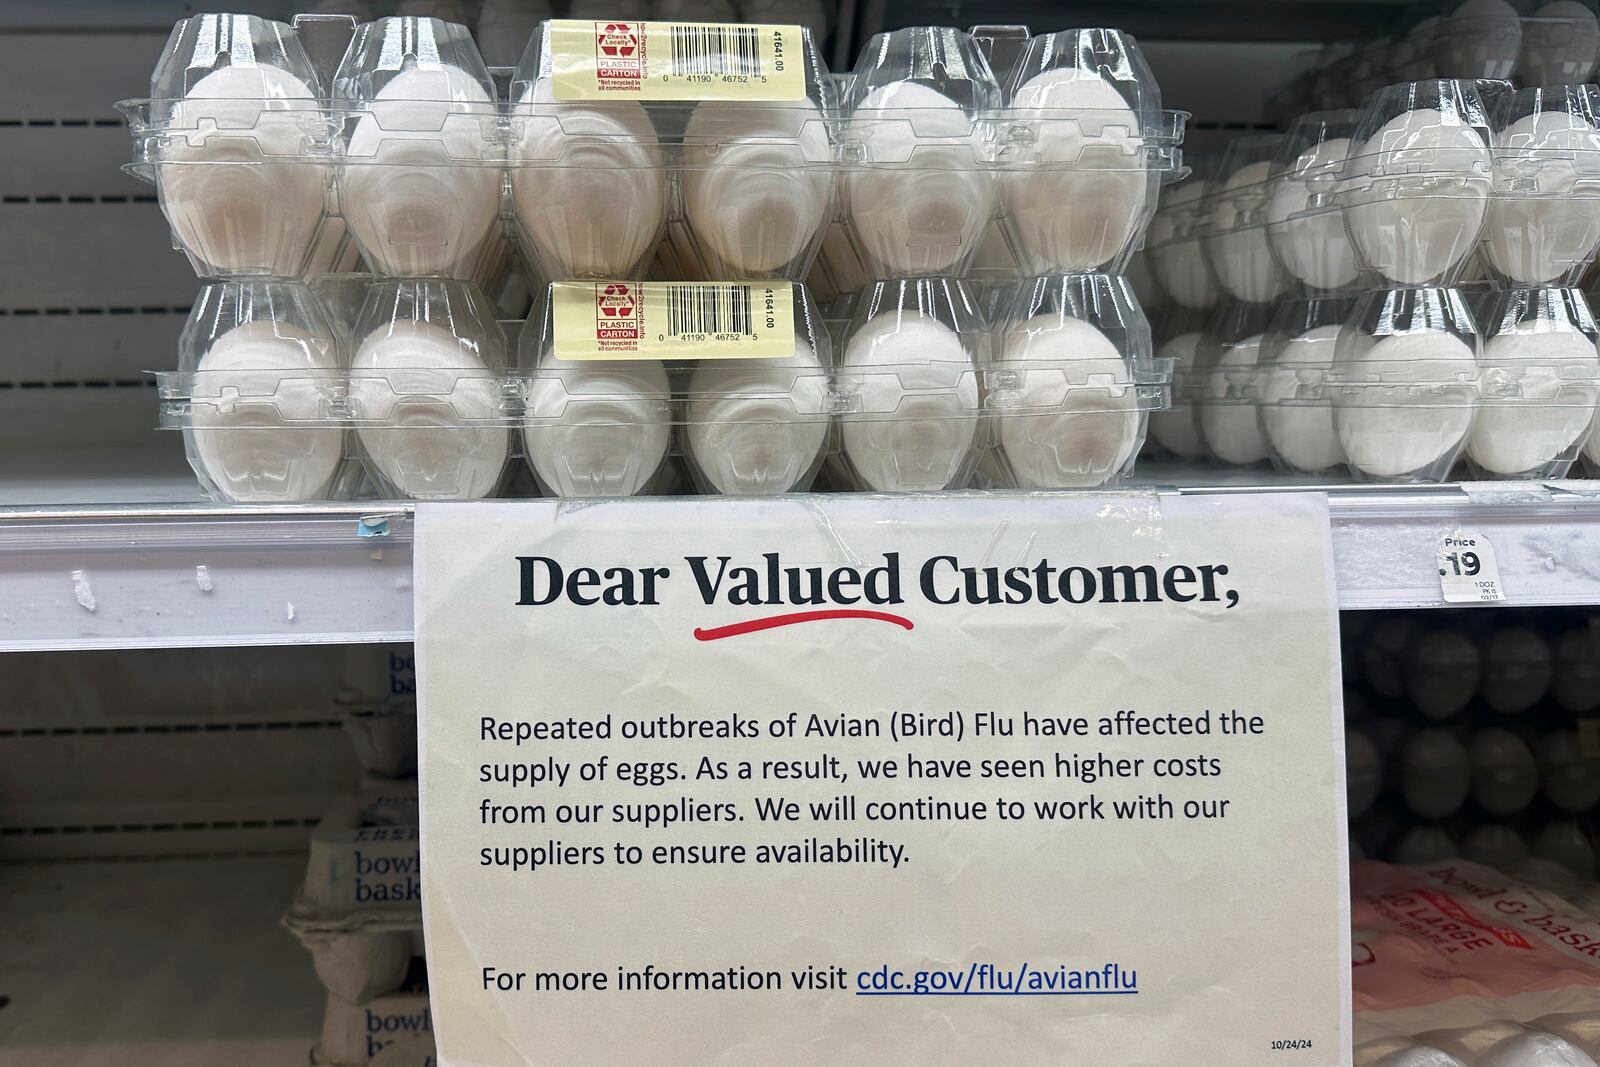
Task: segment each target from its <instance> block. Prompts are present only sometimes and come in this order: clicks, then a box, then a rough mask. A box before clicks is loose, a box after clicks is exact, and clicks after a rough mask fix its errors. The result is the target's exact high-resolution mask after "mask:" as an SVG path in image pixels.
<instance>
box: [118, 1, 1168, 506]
mask: <svg viewBox="0 0 1600 1067" xmlns="http://www.w3.org/2000/svg"><path fill="white" fill-rule="evenodd" d="M652 34H660V35H663V36H662V37H661V38H660V39H659V40H657V41H656V44H655V52H654V53H653V54H657V55H662V54H666V53H668V52H669V51H671V49H672V48H677V49H679V51H680V52H681V53H682V55H683V56H687V57H688V58H687V59H680V60H675V62H678V61H681V62H686V63H687V62H691V61H692V62H693V63H695V64H699V66H697V67H695V69H696V70H699V69H700V67H704V69H705V71H706V72H707V73H706V74H705V75H704V76H703V77H677V78H676V80H675V82H673V79H670V78H669V79H667V81H669V82H673V84H674V85H675V86H676V87H675V88H670V89H666V90H663V89H661V87H660V86H657V87H656V91H655V92H653V93H647V94H645V97H644V98H641V99H627V98H623V99H618V98H617V97H616V95H614V91H615V90H614V86H610V88H611V90H612V92H613V95H607V94H606V92H605V91H604V90H605V89H606V88H607V87H608V86H609V83H607V84H604V85H601V90H602V91H600V92H598V93H597V92H595V91H594V87H593V86H592V85H591V86H590V87H589V88H588V89H585V88H584V87H583V84H582V83H584V80H585V79H586V78H587V79H588V80H589V81H590V82H596V80H597V79H598V82H601V83H603V82H605V78H603V77H602V76H601V74H600V72H599V70H598V68H597V67H596V66H595V60H594V56H595V54H596V52H597V50H598V51H599V53H601V54H603V55H610V54H611V53H615V55H614V56H613V58H617V57H620V61H621V62H622V66H624V67H627V66H628V65H629V63H630V62H632V59H633V57H636V56H637V55H640V54H643V53H644V52H646V51H647V49H646V47H645V46H646V45H648V44H649V42H648V41H645V42H641V40H640V38H641V35H647V36H648V35H652ZM672 42H676V44H673V43H672ZM988 43H989V44H990V45H991V46H992V45H993V44H994V41H993V40H990V41H989V42H988ZM1005 43H1006V44H1007V46H1008V47H1009V54H1010V56H1011V61H1010V63H1009V67H1008V71H1007V74H1006V77H1005V88H1004V89H1002V85H1001V80H1000V79H997V78H996V76H995V75H994V73H993V72H992V71H991V69H990V67H989V64H988V60H987V58H986V55H985V52H984V50H983V49H982V48H980V46H979V43H978V41H977V39H976V38H974V37H973V36H972V35H970V34H967V33H963V32H961V31H958V30H954V29H950V28H945V27H922V28H914V29H910V30H903V31H896V32H894V33H890V34H884V35H880V37H879V38H876V39H875V40H874V41H873V42H872V43H871V45H869V47H868V48H867V49H866V52H865V57H864V59H863V61H862V63H861V64H860V67H859V69H858V70H857V71H855V72H854V73H853V74H852V75H851V76H849V77H848V78H844V79H835V78H834V77H832V76H831V75H830V74H829V72H828V71H827V69H826V67H825V66H824V64H823V62H822V59H821V57H820V54H819V53H818V52H817V49H816V47H815V45H814V43H813V41H812V39H811V36H810V34H809V32H808V31H804V30H800V29H797V28H795V27H770V26H709V25H666V24H649V25H644V26H640V25H628V24H617V23H606V24H595V23H576V22H562V21H552V22H547V23H544V24H542V25H541V26H540V27H539V28H538V30H537V31H536V32H535V33H534V35H533V37H532V39H531V40H530V41H529V43H528V47H527V49H526V50H525V52H524V54H523V58H522V61H521V63H520V64H519V66H518V68H517V69H516V71H515V72H514V73H512V75H511V77H510V79H509V86H510V88H509V94H508V95H506V96H505V97H504V98H502V97H501V95H500V94H498V93H497V92H496V87H495V83H494V81H493V79H492V77H491V76H490V73H489V71H488V69H487V68H486V67H485V66H484V64H483V61H482V59H481V57H480V56H479V54H478V53H477V51H476V48H475V47H474V45H473V44H472V40H471V38H470V36H469V35H468V34H467V32H466V30H465V29H464V28H463V27H461V26H458V25H454V24H451V23H445V22H441V21H439V20H436V19H429V18H419V17H409V16H407V17H391V18H385V19H380V20H378V21H376V22H372V23H367V24H363V25H361V26H359V27H357V28H356V29H355V32H354V36H353V38H352V40H351V41H350V43H349V46H348V48H347V49H346V50H345V52H344V55H343V59H342V61H341V62H340V63H339V64H338V68H337V71H336V72H335V73H334V75H333V76H332V77H331V79H330V80H329V89H328V95H327V97H326V98H325V99H324V98H323V96H322V91H321V89H320V88H319V85H320V83H319V81H318V79H317V76H316V73H315V71H314V70H313V69H312V68H311V66H310V63H309V61H307V60H305V59H304V49H303V48H302V47H301V46H300V44H299V42H298V40H297V38H296V34H295V30H294V29H293V28H291V27H288V26H285V25H283V24H278V23H271V22H267V21H265V20H261V19H256V18H251V17H247V16H227V15H222V16H196V17H195V18H192V19H189V20H185V21H184V22H182V23H180V24H179V27H178V28H177V30H175V31H174V35H173V38H172V40H171V41H170V42H169V44H168V48H167V51H166V54H165V56H164V58H163V61H162V65H161V68H160V69H158V71H157V75H156V77H155V79H154V80H153V94H154V98H153V99H152V100H150V101H141V102H135V103H133V104H131V105H129V108H128V110H129V113H130V116H131V119H132V121H131V123H130V125H131V126H132V129H133V132H134V136H135V143H136V160H137V162H136V168H137V169H138V170H139V171H140V172H141V173H143V174H145V175H146V176H148V177H150V178H151V179H152V180H153V181H155V183H156V185H157V188H158V193H159V195H160V200H161V203H162V206H163V209H164V210H165V211H166V213H167V216H168V219H169V221H170V222H171V223H172V226H173V230H174V235H175V239H176V241H177V242H178V244H180V245H181V246H182V247H184V248H185V249H186V250H187V251H188V252H189V253H190V256H191V258H192V259H193V260H194V262H195V264H196V267H197V270H199V271H200V273H201V274H202V275H203V276H207V277H223V278H225V279H227V280H225V281H219V282H216V283H214V284H212V285H208V287H207V290H206V292H205V293H203V295H202V299H201V301H200V302H199V303H198V304H197V309H196V312H195V315H194V317H193V319H192V321H191V322H190V324H189V328H188V329H187V330H186V332H185V335H184V341H183V346H182V351H181V353H180V367H179V370H178V371H177V372H175V373H168V374H164V375H162V376H160V382H159V384H160V389H161V398H162V424H163V426H166V427H169V428H176V429H181V430H182V431H183V432H184V434H185V440H186V444H187V446H188V452H189V458H190V461H191V465H192V466H193V467H194V469H195V471H196V472H197V474H198V475H199V477H200V480H201V483H202V485H203V487H204V488H205V489H206V491H207V492H208V493H209V494H210V495H211V496H212V497H213V498H215V499H219V500H225V501H231V502H288V501H302V500H317V499H326V498H330V497H334V498H337V497H341V496H348V495H351V494H354V493H357V492H360V491H362V488H361V487H362V486H363V485H364V484H365V485H366V486H367V489H366V491H367V492H369V493H372V494H375V495H380V496H383V497H392V498H400V497H409V498H414V499H428V500H445V499H478V498H482V497H486V496H492V495H496V494H498V493H503V492H506V491H508V490H510V489H513V488H514V485H513V483H514V482H515V480H516V478H517V477H518V476H519V475H521V474H527V475H531V481H532V482H533V483H534V484H535V485H536V486H537V489H538V491H539V492H542V493H544V494H548V495H556V496H622V495H634V494H639V493H646V492H663V491H681V490H682V489H683V488H684V487H685V486H686V485H688V484H692V485H693V486H694V487H695V488H696V489H697V490H698V491H701V492H707V493H728V494H752V493H774V492H789V491H801V490H805V489H808V488H810V487H811V486H812V483H813V481H814V480H815V479H816V478H817V476H818V474H819V473H820V472H821V471H823V470H824V468H826V469H828V471H829V472H830V481H831V483H832V486H833V487H835V488H855V489H867V490H880V491H894V490H913V489H919V490H925V489H946V488H962V487H966V486H968V485H970V484H974V481H975V480H976V483H977V484H982V485H1004V486H1017V487H1024V488H1056V487H1074V486H1094V485H1101V484H1105V483H1107V482H1109V481H1113V480H1115V479H1117V478H1120V477H1122V476H1123V475H1125V474H1126V473H1127V472H1128V471H1130V470H1131V468H1132V464H1133V459H1134V455H1135V453H1136V452H1137V451H1138V449H1139V446H1140V444H1141V442H1142V440H1143V436H1144V431H1145V424H1146V416H1147V412H1148V411H1149V410H1150V409H1152V408H1159V407H1161V406H1163V405H1164V404H1165V402H1166V398H1167V393H1168V385H1167V380H1166V370H1165V365H1164V363H1163V362H1162V361H1161V360H1158V359H1156V358H1154V357H1153V355H1152V353H1151V343H1150V334H1149V327H1148V323H1147V321H1146V319H1145V316H1144V314H1143V312H1142V311H1141V309H1140V307H1139V305H1138V301H1137V299H1136V298H1135V296H1134V294H1133V290H1132V288H1131V286H1130V285H1129V283H1128V281H1127V280H1126V279H1125V278H1124V277H1123V276H1122V275H1121V274H1120V272H1121V271H1122V270H1124V269H1125V268H1126V267H1127V265H1128V263H1129V259H1130V256H1131V255H1132V254H1133V251H1134V249H1135V248H1136V246H1137V245H1138V243H1139V241H1140V240H1141V237H1142V235H1143V231H1144V228H1145V226H1146V225H1147V223H1148V222H1149V218H1150V215H1151V213H1152V212H1153V210H1154V206H1155V197H1156V192H1157V189H1158V188H1159V185H1160V183H1161V182H1162V181H1163V180H1164V179H1166V178H1168V177H1171V176H1175V175H1177V174H1180V173H1181V160H1180V155H1179V144H1180V143H1181V138H1182V131H1183V122H1184V118H1185V116H1183V115H1182V114H1181V113H1177V112H1168V111H1163V110H1161V107H1160V98H1159V92H1158V91H1157V89H1156V87H1155V83H1154V81H1153V79H1152V78H1151V76H1150V74H1149V71H1148V68H1147V67H1146V65H1145V63H1144V61H1143V59H1142V57H1141V56H1140V54H1139V51H1138V47H1137V45H1136V44H1135V43H1134V42H1133V41H1132V40H1131V39H1130V38H1128V37H1126V36H1125V35H1122V34H1120V33H1118V32H1117V31H1112V30H1076V31H1065V32H1062V33H1057V34H1049V35H1045V36H1042V37H1037V38H1029V37H1027V36H1026V35H1024V34H1013V35H1011V37H1010V38H1009V39H1008V40H1007V41H1006V42H1005ZM669 46H670V47H669ZM608 49H609V50H610V52H608V51H607V50H608ZM763 49H767V51H766V52H762V50H763ZM674 54H677V53H674ZM763 56H765V57H766V58H762V57H763ZM762 63H768V64H771V70H770V71H769V70H766V68H763V67H761V66H760V64H762ZM686 69H687V68H686ZM758 70H761V71H763V72H764V73H762V74H761V75H760V76H759V77H752V76H751V72H754V71H758ZM169 72H176V74H175V75H174V74H172V73H169ZM635 73H637V72H635ZM780 75H781V77H780ZM609 76H610V75H609V73H608V74H607V75H606V77H609ZM631 76H632V75H630V77H631ZM752 82H760V83H762V84H761V85H759V86H758V87H757V89H756V90H754V91H752V90H750V88H749V84H750V83H752ZM729 85H734V86H735V88H734V89H729V88H728V86H729ZM574 86H577V88H574ZM662 96H667V97H680V96H681V97H684V98H682V99H680V98H669V99H661V97H662ZM330 220H339V221H340V222H341V223H342V227H343V228H342V229H340V230H339V231H338V232H340V233H343V232H345V231H346V230H347V232H348V236H349V238H350V240H351V241H352V242H353V244H354V246H355V247H357V248H359V250H360V252H361V254H362V256H363V258H364V261H365V262H366V263H367V264H368V265H369V266H370V267H371V268H372V269H373V270H374V271H376V276H375V277H373V278H369V279H365V280H362V279H358V278H348V277H338V276H334V277H322V276H319V277H316V278H314V279H313V281H312V283H309V284H308V283H306V282H305V281H303V278H304V277H305V275H306V273H307V269H308V267H307V264H308V262H309V257H311V256H312V251H313V249H314V248H315V247H317V245H318V243H319V242H324V241H326V240H327V237H326V234H327V232H328V229H329V225H330ZM507 233H508V234H510V235H511V236H512V238H513V243H514V244H515V245H516V247H517V248H518V249H519V250H520V252H521V255H522V259H523V261H524V263H525V265H526V274H527V276H529V277H531V278H544V279H555V280H554V281H551V282H549V283H548V284H543V283H541V284H540V285H536V286H534V288H535V289H536V290H537V292H536V299H535V300H534V301H533V309H532V311H531V312H530V313H529V315H528V317H527V320H526V322H523V323H520V324H512V329H511V330H509V331H508V330H506V329H505V328H503V326H502V324H500V323H497V322H496V321H495V313H494V308H493V307H492V305H491V303H490V301H489V300H487V299H486V298H485V296H484V294H483V291H482V288H481V286H479V285H476V284H474V283H475V280H482V279H485V278H488V277H498V276H500V275H501V274H503V272H504V269H505V268H504V252H503V250H504V244H505V242H504V241H503V239H502V238H503V236H504V235H505V234H507ZM986 237H987V239H988V246H989V248H990V250H991V253H992V254H991V257H990V260H989V261H990V262H993V263H999V264H1001V266H1000V267H999V268H998V269H997V268H995V267H989V268H985V269H987V270H990V271H991V272H992V273H991V274H990V275H989V276H986V277H985V279H984V281H985V285H984V287H983V288H982V290H981V291H978V287H976V286H969V285H968V284H967V282H966V280H965V277H966V274H967V271H968V268H969V267H970V265H971V264H972V262H973V260H974V257H975V255H976V254H977V252H978V251H979V247H980V245H983V244H984V243H985V238H986ZM829 242H832V243H833V244H834V245H835V246H836V247H835V248H834V251H835V252H836V253H837V255H836V256H835V257H834V258H835V260H840V261H842V259H841V257H847V258H848V259H849V260H850V261H851V262H855V263H858V264H861V265H862V267H863V269H862V270H860V272H859V274H860V276H861V277H869V278H873V279H874V280H873V281H871V282H870V283H868V284H867V285H866V286H865V287H864V288H863V290H862V291H861V292H859V293H856V294H853V295H851V296H850V297H849V301H848V302H849V304H850V305H851V307H852V311H851V313H850V316H849V319H848V321H847V322H845V323H844V324H843V325H842V327H840V328H838V329H835V330H830V329H829V328H828V327H829V323H828V322H827V321H826V320H825V319H824V318H823V315H822V312H821V311H820V309H819V308H818V307H817V305H816V304H815V303H814V301H813V299H812V296H811V294H810V293H809V292H808V290H807V288H806V286H805V285H804V284H803V281H802V280H803V279H804V278H806V277H807V276H808V273H810V272H811V269H812V266H813V263H814V262H815V261H816V260H817V259H818V253H819V251H820V250H821V249H822V247H823V246H824V245H825V244H827V243H829ZM840 242H842V245H841V244H840ZM830 273H831V274H832V275H833V276H834V277H835V278H837V277H838V273H837V272H836V271H830ZM997 276H998V277H997ZM646 278H649V281H646ZM1024 279H1026V280H1024ZM856 280H859V278H858V279H856ZM997 282H998V284H997ZM352 293H353V294H355V295H354V296H352V295H351V294H352ZM986 306H987V307H988V308H989V311H990V313H989V314H987V315H986V314H985V307H986ZM646 319H648V320H649V324H648V325H641V324H643V323H644V322H645V320H646ZM619 331H620V332H619ZM508 335H509V339H508ZM619 337H626V338H627V339H628V343H626V344H623V343H619V341H618V338H619ZM624 350H626V351H624ZM519 455H520V456H521V457H522V458H524V459H525V460H526V466H525V467H524V465H523V464H519V463H517V462H516V460H517V458H518V456H519ZM980 462H982V463H984V467H985V470H984V473H983V474H982V475H981V476H978V477H976V479H975V472H976V471H977V470H978V467H979V465H980Z"/></svg>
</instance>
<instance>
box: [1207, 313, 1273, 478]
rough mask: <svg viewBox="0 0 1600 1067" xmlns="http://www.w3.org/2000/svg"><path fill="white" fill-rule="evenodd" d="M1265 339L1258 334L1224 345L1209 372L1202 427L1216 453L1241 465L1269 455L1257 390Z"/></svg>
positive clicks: (1212, 450)
mask: <svg viewBox="0 0 1600 1067" xmlns="http://www.w3.org/2000/svg"><path fill="white" fill-rule="evenodd" d="M1262 339H1263V338H1262V335H1261V334H1256V335H1255V336H1253V337H1246V338H1245V339H1243V340H1242V341H1238V342H1235V343H1234V344H1231V345H1224V346H1223V349H1222V355H1221V357H1220V358H1219V359H1218V360H1217V362H1216V363H1215V364H1214V365H1213V366H1212V367H1211V369H1210V370H1208V371H1207V372H1206V381H1205V399H1204V400H1203V401H1202V402H1201V406H1200V431H1201V433H1203V434H1204V435H1205V439H1206V447H1207V448H1208V449H1209V450H1210V451H1211V454H1212V455H1213V456H1215V457H1216V458H1217V459H1219V460H1221V461H1222V462H1224V463H1229V464H1232V465H1234V466H1237V467H1247V466H1249V465H1250V464H1252V463H1259V462H1261V461H1262V460H1264V459H1266V458H1267V437H1266V434H1265V433H1263V432H1262V430H1261V420H1260V419H1259V418H1258V417H1257V415H1256V392H1255V391H1256V389H1257V388H1258V383H1259V374H1258V373H1257V372H1258V369H1259V366H1260V359H1261V341H1262ZM1241 394H1242V395H1241Z"/></svg>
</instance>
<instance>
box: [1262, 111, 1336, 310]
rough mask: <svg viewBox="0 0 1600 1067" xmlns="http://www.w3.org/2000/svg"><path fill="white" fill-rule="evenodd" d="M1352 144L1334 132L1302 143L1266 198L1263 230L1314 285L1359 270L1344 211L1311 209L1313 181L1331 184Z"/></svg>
mask: <svg viewBox="0 0 1600 1067" xmlns="http://www.w3.org/2000/svg"><path fill="white" fill-rule="evenodd" d="M1350 148H1351V142H1350V139H1349V138H1348V137H1332V138H1329V139H1328V140H1326V141H1322V142H1320V143H1319V144H1316V145H1313V146H1312V147H1310V148H1308V149H1306V150H1305V151H1304V152H1302V153H1300V155H1299V157H1297V158H1296V159H1295V161H1294V163H1293V164H1292V165H1291V166H1290V167H1289V169H1288V171H1286V172H1285V173H1284V175H1283V177H1282V178H1281V179H1279V180H1278V181H1277V182H1276V183H1274V185H1273V192H1272V195H1271V197H1270V198H1269V199H1268V200H1267V221H1268V223H1269V224H1270V225H1269V227H1268V230H1267V233H1268V237H1269V238H1270V239H1271V241H1272V246H1273V248H1275V249H1276V250H1277V253H1278V258H1279V259H1280V260H1282V261H1283V265H1284V266H1285V267H1286V268H1287V269H1288V271H1289V273H1290V274H1293V275H1294V276H1295V277H1296V278H1299V279H1300V280H1301V281H1303V282H1305V283H1306V284H1307V285H1309V286H1311V287H1312V288H1313V289H1341V288H1343V287H1344V286H1347V285H1349V284H1350V283H1351V282H1353V281H1355V280H1356V276H1357V274H1358V273H1359V268H1358V266H1357V264H1356V253H1355V249H1354V248H1352V247H1351V246H1350V237H1349V235H1348V234H1347V233H1346V232H1345V228H1344V213H1343V212H1342V211H1341V210H1340V209H1338V208H1337V207H1333V206H1331V205H1327V204H1319V205H1318V207H1317V210H1315V211H1312V210H1311V197H1312V193H1313V191H1314V190H1315V189H1316V188H1318V185H1317V183H1318V182H1319V181H1321V182H1327V183H1328V184H1330V185H1331V179H1332V177H1334V176H1336V175H1337V173H1338V171H1339V168H1340V167H1341V165H1342V164H1343V163H1344V161H1345V160H1346V159H1347V158H1348V157H1349V155H1350Z"/></svg>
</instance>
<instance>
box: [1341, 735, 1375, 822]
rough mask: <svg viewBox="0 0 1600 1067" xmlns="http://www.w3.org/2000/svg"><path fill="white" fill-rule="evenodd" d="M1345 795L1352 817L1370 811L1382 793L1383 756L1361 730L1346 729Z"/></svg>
mask: <svg viewBox="0 0 1600 1067" xmlns="http://www.w3.org/2000/svg"><path fill="white" fill-rule="evenodd" d="M1344 774H1345V796H1346V798H1347V804H1348V808H1349V812H1350V817H1351V818H1355V817H1356V816H1357V815H1360V814H1361V813H1362V812H1364V811H1366V810H1367V809H1368V808H1370V807H1372V802H1373V801H1374V800H1376V799H1377V798H1378V794H1379V793H1381V792H1382V791H1383V756H1382V755H1381V754H1380V753H1379V752H1378V746H1377V745H1374V744H1373V743H1372V739H1371V738H1370V737H1368V736H1367V735H1366V734H1364V733H1362V732H1361V731H1360V730H1356V729H1352V728H1351V727H1348V726H1347V727H1345V730H1344Z"/></svg>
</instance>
